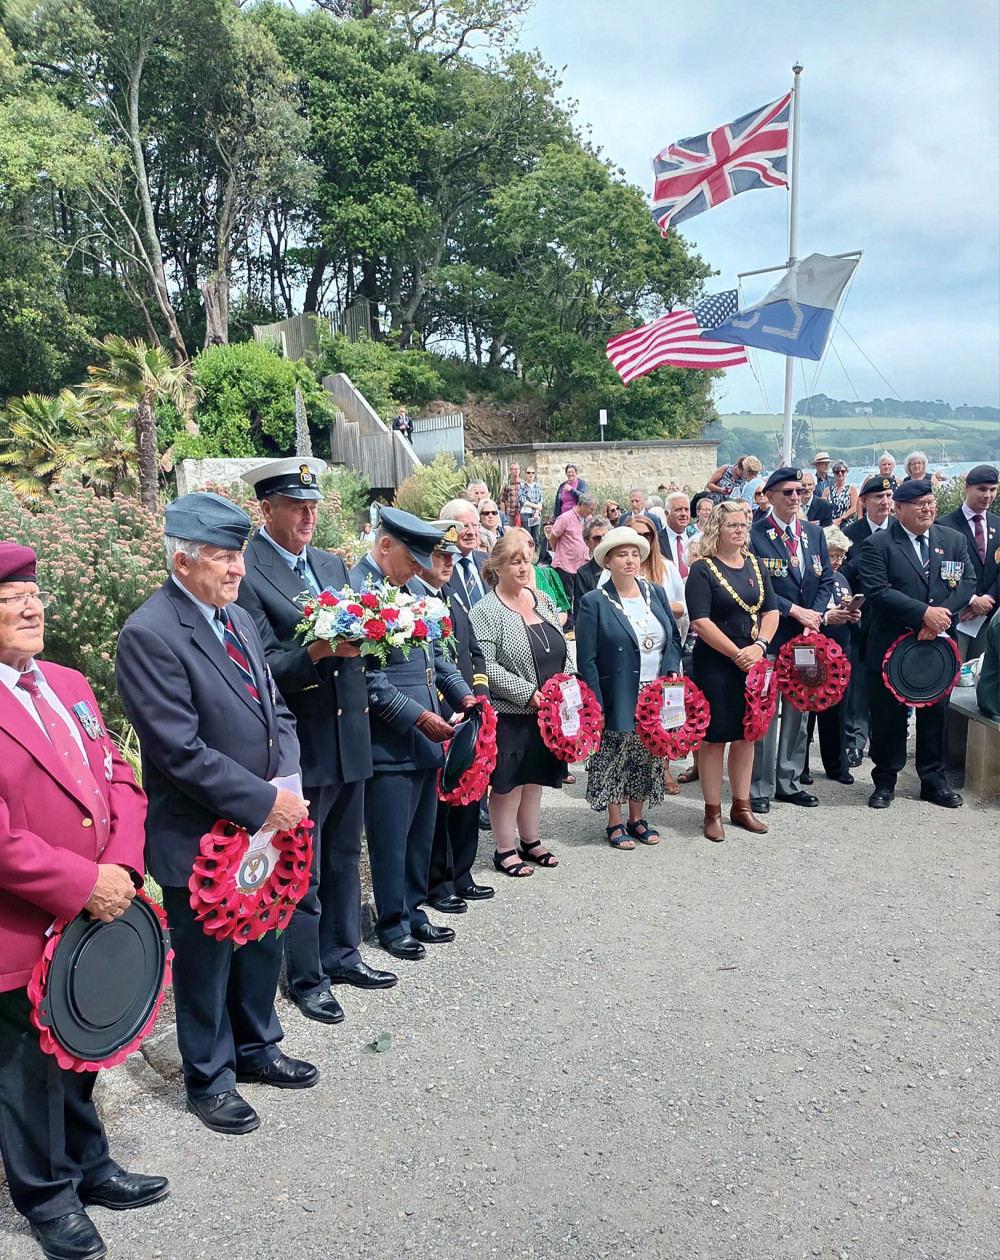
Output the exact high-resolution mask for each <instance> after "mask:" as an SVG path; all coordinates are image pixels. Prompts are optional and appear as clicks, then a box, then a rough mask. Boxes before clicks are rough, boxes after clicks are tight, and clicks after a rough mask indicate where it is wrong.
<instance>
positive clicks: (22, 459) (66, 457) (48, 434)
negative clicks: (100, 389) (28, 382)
mask: <svg viewBox="0 0 1000 1260" xmlns="http://www.w3.org/2000/svg"><path fill="white" fill-rule="evenodd" d="M80 412H81V406H80V400H79V399H78V398H77V396H76V395H75V394H74V393H73V392H72V390H69V389H64V390H63V391H62V393H60V394H58V395H57V396H56V397H54V398H53V397H52V396H51V395H49V394H25V395H24V397H23V398H12V399H11V400H10V402H9V403H8V404H7V410H6V413H5V415H4V417H3V418H4V420H5V422H6V428H7V432H6V434H4V435H3V436H0V475H2V476H3V477H4V478H5V479H6V480H7V481H9V482H10V484H11V486H12V487H13V489H14V491H15V492H16V493H17V495H18V496H19V497H20V498H22V499H24V500H27V501H29V502H37V501H38V500H39V499H43V498H47V497H48V495H49V494H50V492H51V490H52V488H53V486H54V485H55V484H56V483H58V482H59V481H61V480H62V478H63V473H64V471H65V469H66V468H67V466H68V465H70V464H72V463H73V462H74V458H75V457H74V454H73V437H74V433H75V432H76V422H77V421H78V419H79V417H80Z"/></svg>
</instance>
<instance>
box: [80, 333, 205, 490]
mask: <svg viewBox="0 0 1000 1260" xmlns="http://www.w3.org/2000/svg"><path fill="white" fill-rule="evenodd" d="M95 345H97V346H99V347H100V348H101V349H102V350H103V351H104V353H105V354H106V355H107V357H108V366H107V367H106V368H102V367H89V368H87V373H88V375H89V377H90V383H89V385H88V386H87V388H86V391H85V393H86V397H87V399H88V401H91V402H95V403H97V402H103V403H105V404H108V405H109V407H112V408H115V409H117V410H119V411H121V412H122V413H124V414H125V415H126V416H127V417H128V418H129V419H130V420H131V422H132V426H133V428H134V430H135V447H136V457H137V466H138V473H139V498H140V499H141V501H142V505H143V507H145V508H148V509H149V510H150V511H151V512H155V511H156V507H157V489H158V478H159V463H158V460H157V441H156V404H157V403H158V402H169V403H172V404H173V405H174V406H175V407H176V408H177V410H178V411H180V412H185V411H187V410H189V409H190V407H191V406H192V405H193V403H194V397H195V391H194V387H193V386H192V384H191V377H190V364H189V363H182V364H180V365H177V364H175V363H174V362H173V360H172V359H171V357H170V355H169V353H168V352H167V351H166V350H164V349H163V348H162V346H150V345H147V344H146V342H145V341H143V340H142V339H141V338H136V339H135V340H134V341H130V340H129V339H128V338H127V337H120V336H118V335H117V334H116V333H109V334H108V336H107V337H105V338H104V340H103V341H98V342H95Z"/></svg>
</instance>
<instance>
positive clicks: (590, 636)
mask: <svg viewBox="0 0 1000 1260" xmlns="http://www.w3.org/2000/svg"><path fill="white" fill-rule="evenodd" d="M641 585H642V587H643V589H644V590H648V591H649V593H650V609H651V611H652V613H653V615H654V616H655V617H656V619H657V621H659V622H660V624H661V625H662V626H663V628H664V630H665V631H666V636H667V637H666V640H665V642H664V645H663V653H662V655H661V656H660V667H659V671H658V673H659V674H671V673H676V672H677V671H678V670H679V669H680V664H681V648H682V646H683V645H682V644H681V641H680V634H679V632H678V630H677V623H676V621H675V620H674V614H673V613H672V612H671V611H670V604H669V603H668V601H667V596H666V592H665V591H664V590H663V587H662V586H658V585H657V584H656V583H655V582H642V583H641ZM640 661H641V657H640V652H639V642H638V640H637V639H636V637H635V634H634V633H633V631H632V627H631V624H630V623H629V620H628V618H627V617H626V616H625V615H624V613H622V612H620V611H619V610H618V608H617V607H616V606H615V605H614V604H613V603H612V602H611V600H610V599H609V597H608V596H607V595H605V593H604V591H603V590H593V591H588V592H587V594H586V595H584V597H583V599H582V601H581V602H580V615H579V617H578V618H577V623H576V667H577V670H578V671H579V673H580V675H581V676H582V678H583V680H584V682H585V683H586V684H587V686H588V687H590V689H591V690H592V691H593V692H594V694H595V695H596V696H597V699H598V702H599V703H600V706H601V708H602V709H603V710H604V724H605V727H606V729H607V730H609V731H634V730H635V706H636V704H637V702H638V700H639V666H640Z"/></svg>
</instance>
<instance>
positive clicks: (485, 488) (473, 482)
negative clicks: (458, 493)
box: [465, 479, 489, 490]
mask: <svg viewBox="0 0 1000 1260" xmlns="http://www.w3.org/2000/svg"><path fill="white" fill-rule="evenodd" d="M473 486H482V487H483V489H484V490H488V489H489V486H488V485H487V484H486V482H485V481H480V480H478V479H477V480H476V481H470V482H469V484H468V485H467V486H466V487H465V488H466V490H471V489H472V487H473Z"/></svg>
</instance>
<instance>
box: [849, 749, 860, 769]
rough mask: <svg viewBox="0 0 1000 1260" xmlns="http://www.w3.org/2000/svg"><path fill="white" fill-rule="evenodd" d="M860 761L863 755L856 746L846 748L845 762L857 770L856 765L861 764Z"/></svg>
mask: <svg viewBox="0 0 1000 1260" xmlns="http://www.w3.org/2000/svg"><path fill="white" fill-rule="evenodd" d="M862 761H864V756H863V755H862V754H861V753H860V752H859V751H858V749H857V748H848V750H847V764H848V765H849V766H850V767H851V769H852V770H857V768H858V766H860V765H861V763H862Z"/></svg>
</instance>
